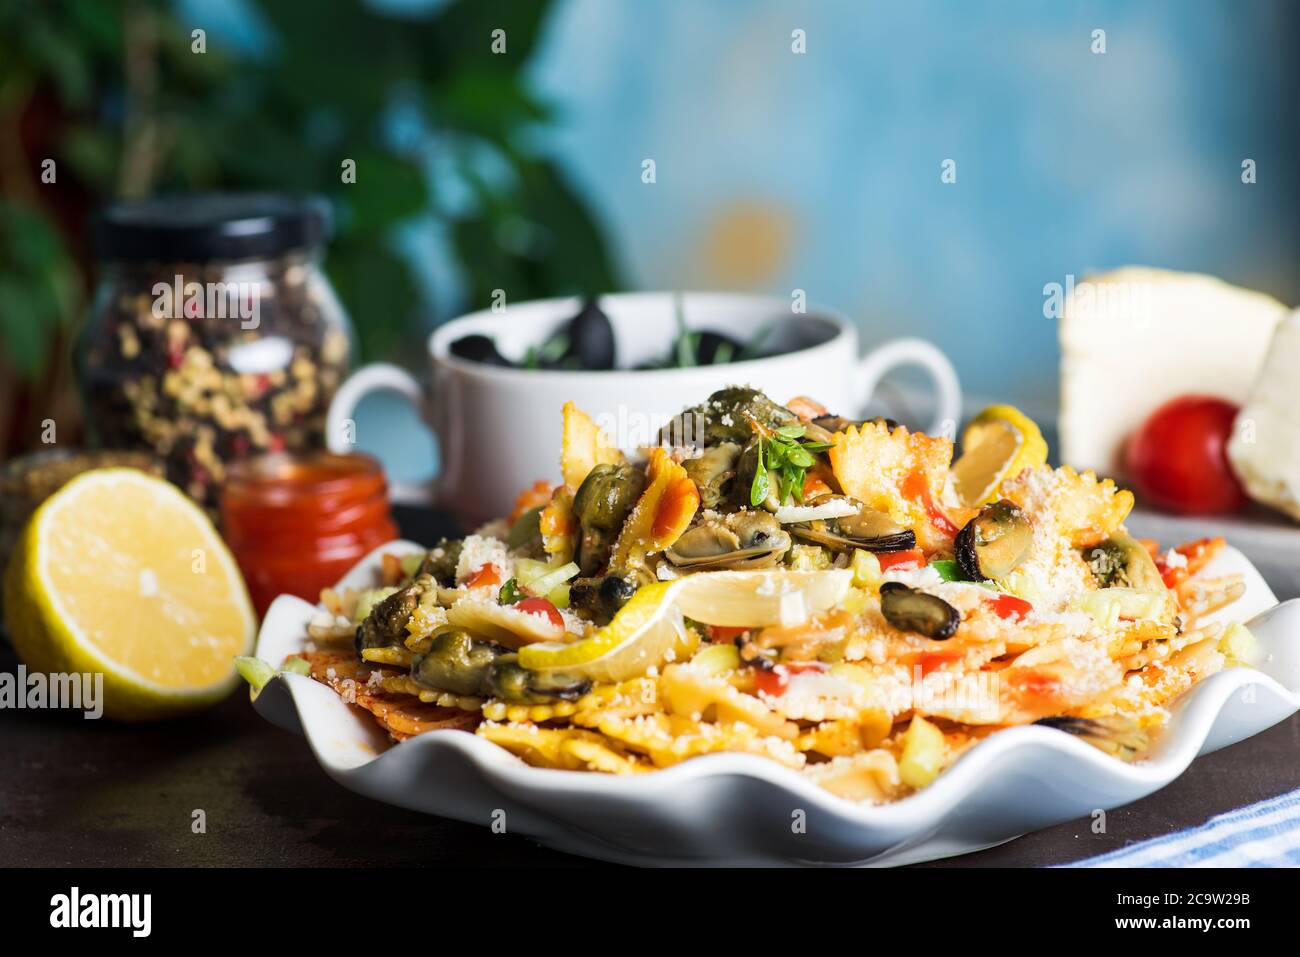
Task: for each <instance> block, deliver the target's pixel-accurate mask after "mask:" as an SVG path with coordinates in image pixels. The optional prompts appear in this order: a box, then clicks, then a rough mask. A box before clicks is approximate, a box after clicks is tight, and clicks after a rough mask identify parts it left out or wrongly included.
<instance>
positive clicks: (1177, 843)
mask: <svg viewBox="0 0 1300 957" xmlns="http://www.w3.org/2000/svg"><path fill="white" fill-rule="evenodd" d="M1065 866H1066V867H1300V791H1291V792H1289V793H1287V794H1282V795H1279V796H1278V797H1275V798H1270V799H1269V800H1267V801H1260V802H1259V803H1258V804H1249V805H1247V806H1246V807H1243V808H1238V809H1237V810H1235V811H1229V812H1227V813H1226V814H1220V815H1218V816H1217V817H1212V818H1210V819H1209V820H1208V821H1206V822H1205V823H1204V824H1202V825H1201V826H1200V827H1194V828H1192V829H1190V830H1187V831H1178V832H1177V833H1174V834H1166V835H1165V836H1164V837H1157V838H1153V839H1151V840H1149V841H1142V842H1140V843H1138V844H1132V845H1130V846H1128V847H1125V848H1121V849H1120V850H1118V851H1111V852H1109V853H1107V854H1102V855H1100V856H1098V857H1090V858H1088V859H1086V860H1082V861H1076V862H1075V863H1073V864H1067V865H1065Z"/></svg>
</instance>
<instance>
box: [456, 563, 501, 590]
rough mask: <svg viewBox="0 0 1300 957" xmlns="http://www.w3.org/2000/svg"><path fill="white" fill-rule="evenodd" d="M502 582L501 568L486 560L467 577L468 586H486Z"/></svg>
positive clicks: (466, 585)
mask: <svg viewBox="0 0 1300 957" xmlns="http://www.w3.org/2000/svg"><path fill="white" fill-rule="evenodd" d="M500 584H501V569H499V568H497V567H496V565H494V564H492V563H491V562H485V563H483V564H482V565H480V566H479V567H478V568H476V569H474V570H473V571H472V572H470V573H469V578H467V579H465V587H466V588H485V587H486V586H488V585H500Z"/></svg>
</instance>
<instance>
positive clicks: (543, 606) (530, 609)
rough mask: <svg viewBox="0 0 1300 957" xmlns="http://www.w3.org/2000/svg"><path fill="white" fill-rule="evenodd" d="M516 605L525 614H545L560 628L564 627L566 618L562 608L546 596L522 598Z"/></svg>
mask: <svg viewBox="0 0 1300 957" xmlns="http://www.w3.org/2000/svg"><path fill="white" fill-rule="evenodd" d="M514 607H516V608H518V609H519V610H520V611H522V612H524V613H525V614H529V615H544V616H546V617H547V618H549V619H550V620H551V624H553V625H555V626H556V627H558V628H563V627H564V618H563V617H562V616H561V615H560V609H558V608H556V607H555V606H554V605H552V604H551V603H550V602H549V601H547V600H546V599H545V598H521V599H520V600H519V601H517V602H515V604H514Z"/></svg>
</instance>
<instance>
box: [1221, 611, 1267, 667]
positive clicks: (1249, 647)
mask: <svg viewBox="0 0 1300 957" xmlns="http://www.w3.org/2000/svg"><path fill="white" fill-rule="evenodd" d="M1219 650H1220V651H1221V652H1223V654H1224V656H1225V657H1226V658H1227V659H1228V664H1230V665H1245V666H1247V667H1249V665H1250V663H1251V662H1252V661H1255V660H1256V659H1257V658H1258V657H1259V642H1258V641H1257V640H1256V639H1255V636H1254V635H1253V634H1251V632H1250V629H1249V628H1247V627H1246V626H1245V625H1243V624H1241V623H1240V622H1235V621H1234V622H1233V623H1232V624H1231V625H1229V626H1228V627H1227V629H1226V630H1225V631H1224V632H1223V637H1222V638H1221V639H1219Z"/></svg>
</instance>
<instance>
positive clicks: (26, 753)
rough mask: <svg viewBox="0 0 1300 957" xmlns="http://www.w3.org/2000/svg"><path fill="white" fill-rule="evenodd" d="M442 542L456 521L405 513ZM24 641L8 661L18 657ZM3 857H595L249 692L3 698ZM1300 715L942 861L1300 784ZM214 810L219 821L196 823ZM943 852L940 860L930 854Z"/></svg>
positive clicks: (1129, 826)
mask: <svg viewBox="0 0 1300 957" xmlns="http://www.w3.org/2000/svg"><path fill="white" fill-rule="evenodd" d="M399 519H400V521H401V524H402V526H403V529H404V531H405V533H406V534H407V535H408V536H409V537H411V538H415V539H417V540H420V541H429V540H431V539H432V538H434V537H435V536H436V535H437V534H438V533H439V531H440V530H442V529H444V528H445V527H446V526H445V522H444V521H442V520H440V519H439V518H438V517H437V516H433V515H426V514H421V513H413V512H407V513H403V514H399ZM15 666H16V661H15V659H14V657H13V655H12V653H11V652H8V651H7V650H6V651H3V652H0V670H6V671H12V670H13V669H14V667H15ZM0 755H3V762H4V773H3V774H0V865H10V866H76V865H86V866H114V867H121V866H140V865H154V866H221V865H231V866H235V865H238V866H265V867H311V866H356V865H381V866H382V865H420V866H439V865H443V866H447V865H457V866H461V867H464V866H502V865H505V866H516V867H574V866H591V863H592V862H589V861H585V860H582V859H580V858H575V857H572V856H569V855H567V854H562V853H559V852H556V851H551V850H548V849H546V848H542V847H539V846H538V845H536V844H534V843H532V842H530V841H528V840H527V839H525V838H521V837H517V836H513V835H497V834H493V833H491V832H490V831H489V830H488V829H487V828H483V827H477V826H474V825H469V824H462V823H459V822H456V821H447V820H442V819H440V818H434V817H427V816H424V815H420V814H416V813H414V812H411V811H404V810H400V809H398V808H394V807H389V806H387V805H384V804H380V803H377V802H375V801H370V800H367V799H365V798H362V797H359V796H357V795H354V794H352V793H351V792H349V791H346V790H344V789H343V788H342V787H340V786H339V785H337V784H335V783H334V782H333V781H331V780H330V779H329V778H328V777H326V775H325V773H324V772H323V771H321V770H320V768H319V767H318V766H317V764H316V762H315V760H314V759H313V758H312V756H311V754H310V752H309V751H308V749H307V748H306V746H305V745H304V744H303V742H302V740H301V739H300V738H297V737H295V736H293V735H290V734H287V733H285V732H283V731H280V730H278V729H276V728H274V727H272V726H270V725H269V724H267V723H266V722H265V721H263V720H262V719H261V718H260V717H259V716H258V715H257V714H256V713H255V712H254V711H253V709H252V708H251V707H250V706H249V704H248V700H247V698H246V696H245V695H243V694H242V693H241V694H235V695H233V696H232V697H231V698H230V699H229V700H227V701H225V702H223V703H222V704H221V705H219V706H217V707H215V708H213V709H212V710H210V711H207V712H205V713H203V714H201V715H198V716H195V717H192V718H189V719H185V720H181V721H176V722H172V723H168V724H159V725H140V726H132V725H122V724H114V723H111V722H108V721H87V720H84V719H83V718H81V717H80V716H77V715H72V714H66V713H56V712H39V711H0ZM1298 756H1300V717H1293V718H1291V719H1290V720H1288V721H1286V722H1284V723H1282V724H1280V725H1278V726H1277V727H1274V728H1272V729H1270V730H1269V731H1266V732H1264V733H1263V734H1261V735H1257V736H1256V737H1254V738H1252V739H1250V740H1248V741H1244V742H1242V743H1241V744H1238V745H1235V746H1233V747H1231V748H1227V749H1225V750H1223V751H1220V752H1218V753H1216V754H1212V755H1209V756H1207V757H1204V758H1201V759H1200V760H1198V761H1196V762H1195V763H1194V764H1193V765H1192V767H1191V768H1190V769H1189V770H1188V771H1187V772H1186V773H1185V774H1184V775H1183V776H1182V777H1181V778H1179V779H1178V780H1177V781H1175V782H1174V783H1173V784H1172V785H1170V786H1169V787H1167V788H1165V789H1164V790H1163V791H1160V792H1158V793H1156V794H1153V795H1152V796H1150V797H1148V798H1146V799H1145V800H1142V801H1138V802H1137V803H1135V804H1131V805H1129V806H1127V807H1123V808H1119V809H1117V810H1114V811H1111V812H1110V813H1109V814H1108V816H1107V822H1106V823H1107V829H1106V833H1104V834H1094V833H1093V832H1092V829H1091V824H1092V822H1091V820H1080V821H1071V822H1069V823H1067V824H1062V825H1059V826H1057V827H1053V828H1049V829H1047V830H1044V831H1039V832H1037V833H1035V834H1030V835H1027V836H1026V837H1023V838H1020V839H1019V840H1017V841H1013V842H1011V843H1009V844H1004V845H1002V846H1001V847H997V848H994V849H992V850H988V851H983V852H981V853H978V854H971V855H967V856H965V857H960V858H954V859H951V860H948V861H943V862H938V864H939V865H940V866H957V867H979V866H1038V865H1046V864H1060V863H1064V862H1067V861H1074V860H1078V859H1080V858H1084V857H1088V856H1091V855H1094V854H1100V853H1103V852H1105V851H1108V850H1112V849H1114V848H1118V847H1123V846H1124V845H1125V844H1127V843H1130V842H1133V841H1140V840H1144V839H1146V838H1150V837H1155V836H1157V835H1161V834H1166V833H1168V832H1170V831H1173V830H1177V829H1180V828H1185V827H1190V826H1192V825H1195V824H1199V823H1201V822H1203V821H1204V820H1206V819H1207V818H1209V817H1211V816H1212V815H1214V814H1218V813H1220V812H1223V811H1227V810H1230V809H1232V808H1235V807H1239V806H1241V805H1243V804H1248V803H1250V802H1253V801H1258V800H1262V799H1264V798H1267V797H1271V796H1273V795H1276V794H1280V793H1282V792H1284V791H1287V790H1291V789H1294V788H1297V787H1300V760H1298ZM198 809H201V810H202V811H203V812H204V815H205V817H206V822H207V832H206V833H205V834H195V833H193V831H192V829H191V822H192V820H193V812H194V811H195V810H198ZM923 866H935V865H923Z"/></svg>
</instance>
